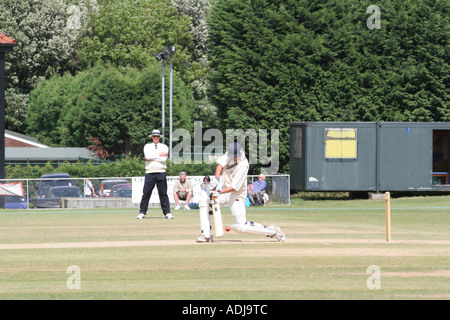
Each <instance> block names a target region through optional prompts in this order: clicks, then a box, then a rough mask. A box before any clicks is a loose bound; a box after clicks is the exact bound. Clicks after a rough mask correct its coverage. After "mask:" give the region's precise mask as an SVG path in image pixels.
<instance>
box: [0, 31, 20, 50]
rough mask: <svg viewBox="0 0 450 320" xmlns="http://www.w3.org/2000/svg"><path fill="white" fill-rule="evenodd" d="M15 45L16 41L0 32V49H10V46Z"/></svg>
mask: <svg viewBox="0 0 450 320" xmlns="http://www.w3.org/2000/svg"><path fill="white" fill-rule="evenodd" d="M15 46H17V41H16V40H14V39H11V38H10V37H8V36H7V35H6V34H3V33H0V49H2V50H0V51H11V50H12V47H15Z"/></svg>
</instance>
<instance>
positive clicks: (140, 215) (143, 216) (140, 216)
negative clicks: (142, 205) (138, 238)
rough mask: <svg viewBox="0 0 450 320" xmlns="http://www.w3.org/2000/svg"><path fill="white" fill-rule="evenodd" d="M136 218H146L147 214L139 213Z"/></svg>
mask: <svg viewBox="0 0 450 320" xmlns="http://www.w3.org/2000/svg"><path fill="white" fill-rule="evenodd" d="M136 219H145V214H143V213H139V214H138V216H137V217H136Z"/></svg>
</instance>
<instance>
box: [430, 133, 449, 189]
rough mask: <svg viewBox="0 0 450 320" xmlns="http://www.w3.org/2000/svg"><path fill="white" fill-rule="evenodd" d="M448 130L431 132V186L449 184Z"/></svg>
mask: <svg viewBox="0 0 450 320" xmlns="http://www.w3.org/2000/svg"><path fill="white" fill-rule="evenodd" d="M449 150H450V130H434V131H433V173H432V174H433V179H432V183H433V185H445V184H449V175H450V157H449Z"/></svg>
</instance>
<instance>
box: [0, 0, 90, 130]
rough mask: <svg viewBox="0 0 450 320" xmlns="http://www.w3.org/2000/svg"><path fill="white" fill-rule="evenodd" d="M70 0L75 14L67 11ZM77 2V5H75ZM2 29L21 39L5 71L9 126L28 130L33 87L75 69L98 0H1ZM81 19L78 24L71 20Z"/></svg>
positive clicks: (0, 20)
mask: <svg viewBox="0 0 450 320" xmlns="http://www.w3.org/2000/svg"><path fill="white" fill-rule="evenodd" d="M69 2H71V5H72V6H73V7H76V8H78V11H77V12H76V16H75V15H74V13H73V12H72V13H70V11H67V10H68V9H69V7H70V5H69V4H68V3H69ZM75 4H76V6H75ZM0 7H1V8H2V10H0V30H2V32H3V33H6V34H8V35H9V36H10V37H12V38H14V39H15V40H17V42H18V46H17V48H16V50H14V51H13V52H12V53H11V54H9V55H8V64H7V71H6V83H7V91H6V126H7V128H8V129H11V130H16V131H20V132H24V131H25V126H26V125H25V115H26V112H27V103H28V99H29V97H28V96H29V93H30V91H31V90H32V89H33V88H34V87H35V86H36V83H37V82H38V81H39V80H41V79H45V78H49V77H51V76H52V75H54V74H56V73H59V74H63V73H64V72H66V71H68V70H73V64H72V61H73V58H74V54H75V48H76V43H77V40H78V36H79V34H80V30H82V28H83V26H84V24H85V23H86V21H87V19H88V17H89V15H90V14H91V13H92V12H95V9H96V3H95V0H90V1H89V2H88V0H21V1H16V0H0ZM71 17H72V18H76V20H77V21H79V24H78V25H77V28H71V27H70V26H69V24H68V22H69V20H70V18H71Z"/></svg>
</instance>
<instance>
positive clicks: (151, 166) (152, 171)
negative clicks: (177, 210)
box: [136, 130, 173, 219]
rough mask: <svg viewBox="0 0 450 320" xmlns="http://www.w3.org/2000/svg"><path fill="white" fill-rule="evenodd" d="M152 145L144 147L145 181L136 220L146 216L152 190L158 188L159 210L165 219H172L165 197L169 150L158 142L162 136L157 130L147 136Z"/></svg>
mask: <svg viewBox="0 0 450 320" xmlns="http://www.w3.org/2000/svg"><path fill="white" fill-rule="evenodd" d="M149 137H150V138H152V140H153V143H147V144H146V145H145V146H144V160H145V180H144V190H143V194H142V199H141V204H140V208H139V215H138V216H137V217H136V219H144V218H145V215H146V214H147V209H148V202H149V200H150V197H151V195H152V192H153V188H154V187H155V184H156V187H157V188H158V193H159V201H160V203H161V209H162V212H163V214H164V216H165V217H166V219H173V216H172V214H171V213H170V202H169V197H168V196H167V176H166V168H167V165H166V161H167V156H168V155H169V148H167V146H166V145H165V144H163V143H160V142H159V140H160V139H161V137H162V134H161V132H160V131H159V130H153V132H152V134H151V135H150V136H149Z"/></svg>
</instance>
